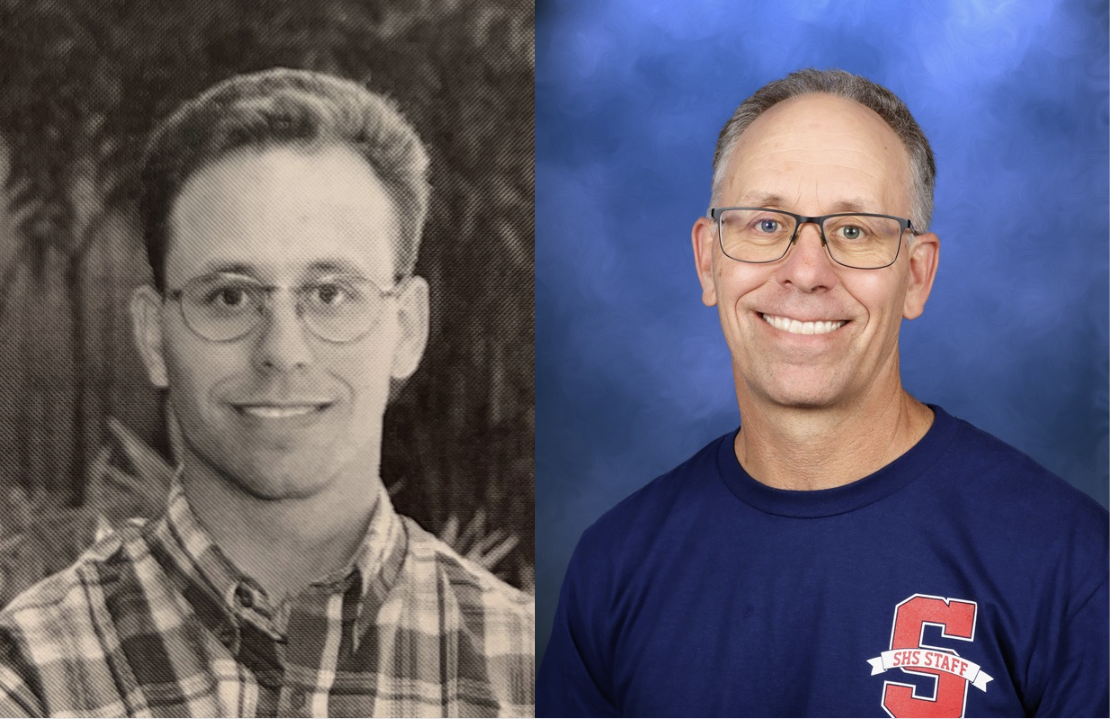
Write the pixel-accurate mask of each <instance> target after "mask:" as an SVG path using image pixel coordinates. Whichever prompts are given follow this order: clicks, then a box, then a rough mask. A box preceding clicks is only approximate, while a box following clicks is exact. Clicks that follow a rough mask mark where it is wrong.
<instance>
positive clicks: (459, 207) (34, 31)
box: [0, 0, 535, 601]
mask: <svg viewBox="0 0 1111 719" xmlns="http://www.w3.org/2000/svg"><path fill="white" fill-rule="evenodd" d="M533 15H534V11H533V5H532V3H521V2H517V1H514V0H376V1H374V2H367V1H366V0H304V1H299V0H238V1H234V2H233V1H232V0H144V1H143V2H138V1H136V0H64V1H63V0H0V98H2V99H3V102H2V103H0V178H2V179H3V180H4V182H3V184H2V187H3V192H2V194H0V497H2V499H0V501H2V502H4V504H2V505H0V570H2V572H3V574H2V576H0V581H3V582H4V584H3V585H0V601H6V600H7V599H10V597H11V595H12V593H13V592H14V591H16V590H17V589H19V588H21V587H22V586H24V585H26V584H27V583H28V582H29V581H32V580H35V579H37V578H39V577H40V576H42V575H44V574H45V573H48V572H51V571H55V570H57V569H60V568H62V567H64V566H65V565H66V564H68V563H69V562H70V561H72V559H73V558H74V557H75V556H76V553H77V551H79V550H80V549H81V548H83V547H84V546H86V545H87V544H88V542H89V541H91V539H92V537H93V535H94V534H95V533H96V532H97V530H98V526H99V528H100V531H104V530H105V529H106V528H107V527H106V526H105V525H104V522H105V519H107V520H109V521H118V520H120V519H121V518H123V517H124V516H125V515H128V514H131V513H132V512H148V513H149V512H150V511H153V510H152V508H153V507H156V506H157V503H158V501H159V500H160V497H161V494H160V492H162V491H163V489H162V486H161V485H160V484H159V481H161V479H164V477H162V476H161V474H160V472H161V471H162V470H161V469H160V468H159V467H157V466H156V465H158V459H159V457H160V458H161V459H163V460H165V461H167V462H172V461H173V441H172V440H171V435H172V432H171V430H170V426H169V425H170V424H171V422H169V421H168V419H167V411H166V406H165V398H164V397H163V396H161V395H160V394H159V393H157V392H156V391H155V390H154V389H153V388H152V387H150V386H149V384H148V383H147V379H146V375H145V372H144V370H143V368H142V365H141V362H140V359H139V357H138V354H137V353H136V352H135V350H134V348H133V345H132V340H131V330H130V323H129V318H128V315H127V303H128V298H129V295H130V293H131V290H132V288H133V287H135V286H136V285H138V284H141V283H143V282H146V281H147V280H148V277H149V269H148V267H147V265H146V261H145V258H144V255H143V250H142V244H141V240H140V238H139V237H138V233H137V231H136V221H135V198H136V191H137V187H136V181H137V180H136V175H137V169H138V161H139V157H140V154H141V152H142V148H143V144H144V142H145V138H146V136H147V134H148V132H149V131H150V130H151V129H152V127H153V126H154V124H155V123H156V122H157V121H158V120H160V119H161V118H162V117H164V116H166V115H167V114H168V113H169V112H170V111H171V110H172V109H173V108H174V107H176V106H177V105H178V104H179V103H180V102H181V101H183V100H185V99H187V98H189V97H192V96H194V95H196V94H197V93H198V92H200V91H201V90H203V89H205V88H206V87H208V86H210V85H212V84H214V83H215V82H217V81H219V80H222V79H224V78H226V77H228V76H230V75H233V74H237V73H242V72H250V71H254V70H260V69H264V68H267V67H273V66H287V67H300V68H308V69H315V70H322V71H327V72H332V73H335V74H338V75H341V76H345V77H349V78H352V79H355V80H358V81H360V82H364V83H365V84H366V85H367V86H368V87H370V88H371V89H374V90H377V91H381V92H385V93H386V94H388V95H390V96H392V97H393V98H394V99H395V100H396V101H397V102H398V104H399V105H400V107H401V108H402V110H403V111H404V112H405V114H406V115H407V116H408V118H409V119H410V120H411V121H412V122H413V124H414V125H415V126H416V128H417V131H418V132H419V133H420V135H421V137H422V138H423V139H424V141H425V144H426V145H427V146H428V148H429V152H430V154H431V157H432V183H433V199H432V208H431V213H430V217H429V223H428V225H427V227H426V229H425V234H424V244H423V246H422V249H421V256H420V261H419V262H418V266H417V269H418V272H419V274H421V275H423V276H425V277H427V278H428V280H429V283H430V285H431V289H432V334H431V338H430V342H429V347H428V351H427V353H426V355H425V359H424V361H423V363H422V366H421V369H419V370H418V372H417V374H416V375H414V376H413V378H412V379H411V380H410V381H409V383H408V384H407V386H406V387H405V388H404V390H403V391H402V393H401V395H400V396H399V397H398V398H397V399H396V400H395V402H394V403H393V405H392V406H391V407H390V409H389V410H388V413H387V417H386V428H387V429H386V436H385V438H384V447H383V464H382V475H383V479H385V481H386V483H387V485H389V486H390V487H391V490H392V492H393V494H394V503H395V504H396V506H397V508H398V510H399V511H401V512H402V513H404V514H407V515H409V516H411V517H413V518H415V519H417V520H418V521H419V522H420V523H421V524H422V525H424V526H425V527H426V528H428V529H430V530H432V531H435V532H438V533H441V534H442V535H445V536H447V537H448V538H450V539H452V540H453V541H454V542H455V543H456V544H457V545H458V544H460V543H463V544H467V545H469V547H470V549H471V550H472V553H475V554H482V553H484V552H487V553H490V550H491V548H492V547H495V548H500V549H501V550H506V549H509V548H510V547H512V549H511V550H510V551H508V554H506V555H505V556H502V557H501V558H500V559H499V558H498V556H492V557H487V559H490V560H491V562H492V561H497V567H496V568H497V570H498V572H499V574H501V575H502V576H503V577H505V578H506V579H508V580H509V581H510V582H512V583H514V584H516V585H517V586H523V587H526V588H528V589H530V590H531V588H532V582H533V561H534V560H533V557H534V548H533V526H534V515H533V479H534V475H533V430H534V424H535V419H534V403H533V356H534V354H533V353H534V349H533V332H534V330H533V263H534V255H533V76H534V56H533ZM148 449H149V450H150V451H149V452H148ZM148 455H149V456H148ZM159 478H161V479H159ZM156 480H157V481H156ZM502 531H504V532H505V534H503V533H501V532H502ZM507 535H511V536H512V537H515V538H516V541H515V542H514V539H512V538H509V539H508V541H503V540H505V539H506V538H507ZM503 553H504V552H503V551H498V550H497V549H495V551H493V552H492V554H494V555H501V554H503Z"/></svg>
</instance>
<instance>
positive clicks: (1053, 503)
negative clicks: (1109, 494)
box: [949, 419, 1109, 544]
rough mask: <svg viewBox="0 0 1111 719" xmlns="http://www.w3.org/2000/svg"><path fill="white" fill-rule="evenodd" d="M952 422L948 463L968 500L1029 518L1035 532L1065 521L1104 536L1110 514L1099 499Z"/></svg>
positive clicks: (973, 428) (997, 442)
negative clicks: (957, 472) (957, 471)
mask: <svg viewBox="0 0 1111 719" xmlns="http://www.w3.org/2000/svg"><path fill="white" fill-rule="evenodd" d="M953 421H954V422H955V423H956V425H957V432H956V434H955V436H954V440H953V444H952V447H951V450H950V453H951V454H952V457H951V458H950V460H949V465H950V466H951V465H953V464H956V465H959V466H960V468H961V472H960V475H961V483H962V485H963V487H964V489H965V490H966V492H965V494H966V499H967V500H968V501H972V502H975V503H976V504H979V505H983V507H984V508H985V509H986V510H990V511H991V512H992V513H994V514H997V515H1006V516H1008V517H1010V518H1011V520H1012V521H1023V520H1025V521H1028V522H1032V525H1033V526H1031V527H1030V529H1033V530H1037V529H1038V528H1039V527H1041V526H1043V525H1046V524H1048V523H1052V524H1054V525H1059V523H1061V522H1065V521H1068V522H1069V523H1070V524H1073V525H1076V529H1078V530H1079V531H1081V532H1084V533H1091V534H1092V538H1093V539H1095V538H1098V537H1099V536H1102V537H1104V538H1106V536H1107V530H1108V517H1109V515H1108V511H1107V509H1105V508H1104V507H1103V506H1101V505H1100V504H1099V502H1097V501H1096V500H1095V499H1093V498H1092V497H1090V496H1088V495H1087V494H1085V493H1084V492H1082V491H1080V490H1079V489H1077V488H1076V487H1074V486H1072V485H1071V484H1069V483H1068V482H1067V481H1065V480H1064V479H1062V478H1061V477H1060V476H1058V475H1056V474H1054V473H1053V472H1051V471H1050V470H1048V469H1046V468H1045V467H1043V466H1042V465H1041V464H1039V463H1038V462H1037V461H1036V460H1035V459H1033V458H1032V457H1030V456H1029V455H1028V454H1026V453H1025V452H1023V451H1021V450H1019V449H1017V448H1015V447H1013V446H1011V445H1010V444H1008V443H1006V442H1004V441H1003V440H1001V439H999V438H998V437H996V436H994V435H992V434H990V433H988V432H986V431H984V430H982V429H980V428H978V427H976V426H975V425H973V424H971V423H969V422H966V421H964V420H961V419H953ZM1103 544H1106V541H1103Z"/></svg>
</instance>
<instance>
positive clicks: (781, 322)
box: [761, 315, 845, 335]
mask: <svg viewBox="0 0 1111 719" xmlns="http://www.w3.org/2000/svg"><path fill="white" fill-rule="evenodd" d="M761 317H763V318H764V319H765V320H766V321H767V323H768V324H769V325H771V326H772V327H774V328H776V329H777V330H783V331H784V332H790V333H791V334H794V335H824V334H826V333H828V332H832V331H834V330H835V329H837V328H838V327H840V326H841V325H843V324H845V323H844V322H843V321H841V322H799V321H798V320H792V319H790V318H787V317H776V316H774V315H761Z"/></svg>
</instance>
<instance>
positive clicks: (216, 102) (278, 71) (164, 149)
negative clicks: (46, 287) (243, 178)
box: [139, 68, 429, 292]
mask: <svg viewBox="0 0 1111 719" xmlns="http://www.w3.org/2000/svg"><path fill="white" fill-rule="evenodd" d="M331 144H337V145H343V146H346V147H350V148H351V149H352V150H354V151H356V152H358V153H359V155H360V156H362V157H363V158H365V159H366V161H367V162H368V163H369V164H370V166H371V167H372V168H373V170H374V172H375V175H376V176H377V178H378V179H379V181H381V182H382V184H383V185H384V187H385V188H386V190H387V192H388V193H389V195H390V197H391V199H392V200H393V201H394V204H395V209H396V212H397V219H398V225H399V227H398V237H397V242H396V245H395V248H394V253H395V269H396V274H397V276H398V277H403V276H405V275H407V274H410V273H411V272H412V271H413V267H414V266H415V264H416V260H417V250H418V248H419V246H420V238H421V232H422V229H423V226H424V220H425V216H426V214H427V211H428V195H429V183H428V155H427V153H426V151H425V149H424V145H422V144H421V141H420V138H419V137H418V136H417V133H416V131H415V130H414V129H413V128H412V126H411V125H410V124H409V123H408V122H407V121H406V120H405V119H404V117H402V115H401V113H400V112H399V111H398V109H397V108H396V107H395V106H394V104H393V102H392V101H390V100H389V99H388V98H386V97H384V96H383V95H379V94H377V93H374V92H371V91H370V90H368V89H366V88H365V87H363V86H362V85H360V84H358V83H356V82H352V81H350V80H344V79H341V78H338V77H334V76H331V75H325V74H322V73H317V72H309V71H306V70H290V69H286V68H275V69H271V70H266V71H263V72H259V73H254V74H250V75H239V76H236V77H233V78H231V79H228V80H225V81H224V82H221V83H219V84H218V85H216V86H214V87H212V88H210V89H208V90H206V91H205V92H204V93H202V94H201V95H199V96H198V97H196V98H194V99H192V100H189V101H188V102H186V103H185V104H184V105H182V106H181V107H180V108H178V109H177V110H176V111H175V112H174V113H173V114H172V115H170V116H169V117H168V118H166V120H164V121H163V122H162V123H161V124H160V125H159V126H158V128H157V129H156V130H155V131H154V133H153V135H152V137H151V140H150V142H149V144H148V146H147V150H146V154H145V156H144V158H143V164H142V169H141V174H140V182H141V187H140V199H139V221H140V226H141V229H142V233H143V241H144V244H145V246H146V252H147V261H148V262H149V263H150V267H151V271H152V275H153V280H154V286H155V288H156V289H157V290H158V291H159V292H162V291H164V290H165V282H166V272H165V270H166V255H167V253H168V251H169V242H170V239H171V238H170V227H169V218H170V213H171V211H172V209H173V203H174V200H175V199H176V198H177V195H178V193H180V192H181V189H182V187H183V186H184V184H185V182H186V181H187V180H188V179H189V177H190V176H191V175H192V174H193V173H195V172H197V171H198V170H199V169H201V168H202V167H203V166H204V165H206V164H208V163H211V162H213V161H215V160H218V159H220V158H221V157H223V156H225V155H227V154H229V153H231V152H234V151H236V150H239V149H243V148H257V149H264V148H267V147H274V146H288V145H293V146H304V147H306V148H317V147H320V146H324V145H331Z"/></svg>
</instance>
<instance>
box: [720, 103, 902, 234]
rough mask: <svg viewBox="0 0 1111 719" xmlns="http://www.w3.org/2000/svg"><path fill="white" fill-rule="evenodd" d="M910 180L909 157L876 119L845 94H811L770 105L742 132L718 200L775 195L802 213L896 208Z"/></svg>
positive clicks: (754, 201)
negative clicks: (840, 95) (841, 208)
mask: <svg viewBox="0 0 1111 719" xmlns="http://www.w3.org/2000/svg"><path fill="white" fill-rule="evenodd" d="M910 186H911V175H910V157H909V155H908V153H907V151H906V149H905V147H904V146H903V143H902V141H901V140H900V139H899V137H898V135H896V134H895V132H894V131H893V130H892V129H891V128H890V127H889V126H888V125H887V123H886V122H884V120H883V118H881V117H880V116H879V115H877V114H876V113H875V112H874V111H872V110H870V109H868V108H867V107H865V106H863V105H861V104H859V103H857V102H854V101H852V100H846V99H844V98H841V97H836V96H834V95H826V94H811V95H803V96H801V97H795V98H791V99H790V100H785V101H783V102H780V103H778V104H776V105H774V106H772V107H771V108H769V109H768V110H767V111H766V112H764V113H763V114H762V115H760V117H758V118H757V119H756V120H755V121H754V122H753V123H752V124H751V125H750V126H749V127H748V129H747V130H745V131H744V132H743V133H742V134H741V136H740V138H738V140H737V143H736V146H735V147H734V149H733V152H732V153H731V155H730V158H729V163H728V166H727V168H726V175H725V178H724V182H723V198H722V199H723V200H724V202H723V203H722V204H741V205H744V204H765V203H763V202H760V201H759V200H761V199H764V198H781V199H782V201H783V202H784V203H788V204H795V205H798V206H796V207H794V208H787V209H796V210H799V211H805V212H807V213H820V212H833V211H837V209H835V208H839V207H843V208H847V209H861V210H864V211H871V212H883V213H897V214H903V213H906V212H908V211H909V209H910V206H909V204H910V195H909V192H910Z"/></svg>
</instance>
